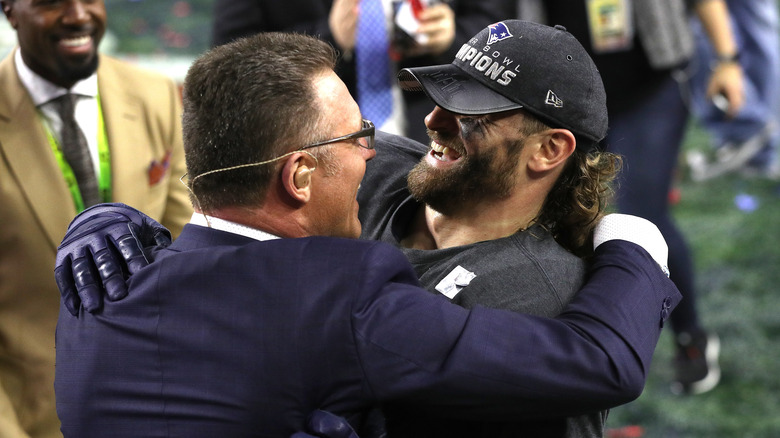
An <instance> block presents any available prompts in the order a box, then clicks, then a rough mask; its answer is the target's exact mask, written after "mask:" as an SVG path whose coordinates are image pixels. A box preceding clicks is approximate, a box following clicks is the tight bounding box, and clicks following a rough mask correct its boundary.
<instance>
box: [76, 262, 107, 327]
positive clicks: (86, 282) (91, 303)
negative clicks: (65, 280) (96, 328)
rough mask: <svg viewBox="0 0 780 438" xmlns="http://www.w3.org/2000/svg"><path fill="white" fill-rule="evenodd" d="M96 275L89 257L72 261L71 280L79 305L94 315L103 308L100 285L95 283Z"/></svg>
mask: <svg viewBox="0 0 780 438" xmlns="http://www.w3.org/2000/svg"><path fill="white" fill-rule="evenodd" d="M97 279H98V273H97V269H96V268H95V266H94V265H93V264H92V259H91V258H90V257H82V258H78V259H76V260H74V261H73V280H74V282H75V284H76V289H77V290H78V293H79V298H81V305H82V306H83V307H84V310H86V311H87V312H89V313H94V312H95V311H97V310H100V308H101V307H102V306H103V298H102V295H101V293H100V289H101V285H100V284H98V282H97Z"/></svg>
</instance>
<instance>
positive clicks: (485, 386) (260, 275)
mask: <svg viewBox="0 0 780 438" xmlns="http://www.w3.org/2000/svg"><path fill="white" fill-rule="evenodd" d="M333 63H334V56H333V52H332V51H331V50H330V49H329V48H328V46H327V45H325V44H323V43H321V42H319V41H317V40H315V39H312V38H309V37H304V36H300V35H291V34H262V35H258V36H256V37H253V38H250V39H246V40H241V41H238V42H235V43H232V44H229V45H225V46H222V47H219V48H216V49H213V50H212V51H210V52H208V53H207V54H205V55H204V56H203V57H201V58H200V59H199V60H198V61H196V62H195V64H193V66H192V67H191V69H190V72H189V73H188V77H187V80H186V83H185V95H184V99H185V101H184V103H185V105H184V119H183V120H184V123H183V125H184V139H185V150H186V154H187V170H188V187H189V188H190V189H191V191H192V200H193V204H194V206H195V207H196V210H198V212H199V213H198V214H196V215H194V216H193V220H192V223H190V224H188V225H187V226H186V227H185V229H184V231H183V232H182V234H181V236H180V237H179V238H178V239H177V240H176V242H175V243H173V244H172V245H171V246H169V247H168V248H166V249H163V250H161V251H160V252H159V253H158V254H156V260H155V262H154V263H152V264H151V265H149V266H148V267H145V268H143V269H141V270H139V271H138V272H136V273H135V274H134V275H133V276H132V277H131V279H130V282H129V294H128V296H127V297H126V298H124V299H122V300H118V301H106V302H105V303H104V304H103V306H102V308H100V309H95V308H94V306H90V308H91V309H92V310H93V312H88V311H87V310H86V307H85V306H78V305H76V304H77V303H76V302H75V298H76V297H74V296H70V297H68V296H66V297H64V298H63V300H64V302H63V306H62V307H61V312H60V320H59V323H58V328H57V370H56V373H57V374H56V380H55V390H56V392H57V408H58V414H59V415H60V418H61V420H62V424H63V432H64V433H65V435H66V436H78V437H89V436H106V435H107V434H110V435H111V436H120V437H121V436H133V437H137V436H187V437H193V436H194V437H198V436H215V435H217V434H221V435H224V436H231V437H242V436H282V435H285V434H289V433H290V432H292V431H295V430H299V429H301V427H302V425H303V422H304V420H305V418H306V415H307V414H308V413H309V412H311V411H313V410H315V409H326V410H329V411H331V412H334V413H336V414H339V415H342V416H344V417H346V418H347V419H348V420H349V421H350V423H351V424H352V425H354V426H355V427H357V428H358V429H360V426H361V425H362V424H363V419H364V416H365V415H366V413H367V412H368V409H369V408H370V407H371V406H374V405H375V404H377V403H381V402H386V401H393V402H408V403H412V404H415V405H418V406H423V407H425V409H431V410H432V411H436V410H446V411H447V412H448V413H449V414H450V415H457V416H460V417H462V418H486V419H506V418H515V419H517V418H534V417H539V416H541V417H547V416H560V415H573V414H578V413H583V412H588V411H593V410H598V409H604V408H607V407H610V406H615V405H617V404H621V403H625V402H627V401H629V400H631V399H633V398H635V397H636V396H638V395H639V393H640V392H641V390H642V388H643V386H644V380H645V376H646V373H647V371H648V369H649V364H650V360H651V357H652V354H653V351H654V348H655V344H656V342H657V340H658V336H659V334H660V327H661V325H662V324H663V321H664V320H665V319H666V317H668V313H669V312H670V311H671V309H672V308H673V307H674V306H675V305H676V303H677V302H678V300H679V295H678V293H677V291H676V289H675V288H674V286H673V285H672V284H671V282H670V281H669V280H668V278H667V277H666V276H665V275H664V274H663V272H662V271H661V269H659V267H658V263H657V262H656V260H655V259H653V257H651V256H650V254H648V253H647V252H646V251H645V250H644V249H643V248H642V247H640V246H638V245H636V244H634V243H630V242H627V241H624V240H610V241H606V242H604V243H602V244H601V245H600V246H598V248H597V249H596V253H595V261H594V263H593V265H592V267H591V269H590V272H589V282H588V283H587V285H585V286H584V288H583V289H582V291H581V292H580V293H579V294H578V296H577V297H576V298H574V300H573V301H572V302H571V303H570V304H569V305H568V306H567V307H566V308H565V309H564V311H563V313H562V314H561V315H560V316H559V317H557V318H556V319H549V318H540V317H531V316H526V315H520V314H515V313H510V312H505V311H499V310H487V309H484V308H480V307H476V308H473V309H471V310H467V309H463V308H460V307H458V306H455V305H452V304H450V303H449V302H447V300H445V299H443V298H442V297H439V296H435V295H432V294H429V293H426V292H424V290H423V289H421V288H420V287H419V286H418V283H417V279H416V275H415V272H414V271H413V270H412V269H411V267H410V266H409V264H408V262H407V261H406V259H405V257H404V256H403V255H402V254H401V253H400V252H399V251H398V250H396V249H395V248H393V247H392V246H389V245H386V244H383V243H379V242H368V241H359V240H354V239H345V238H355V237H358V236H359V235H360V232H361V225H360V222H359V221H358V219H357V208H358V205H357V202H356V194H357V190H358V187H359V185H360V182H361V179H362V177H363V173H364V172H365V165H366V161H367V160H370V159H371V158H372V157H373V156H374V150H373V146H374V131H373V126H372V125H371V124H370V122H368V121H365V120H362V118H361V115H360V111H359V109H358V107H357V105H356V104H355V102H354V100H352V98H351V97H350V96H349V93H348V91H347V89H346V87H345V86H344V84H343V83H342V82H341V81H340V80H339V79H338V78H337V77H336V76H335V74H334V73H333V70H332V68H333ZM134 215H136V213H134V212H133V211H132V209H128V208H117V207H114V206H100V207H98V208H94V209H92V210H89V211H88V212H86V214H84V215H81V216H79V218H77V219H76V220H75V221H74V222H73V223H72V224H71V226H70V228H69V232H68V234H67V235H66V238H65V240H64V241H63V244H62V250H63V252H64V253H67V252H68V251H69V250H72V249H73V248H71V245H73V244H74V242H76V243H78V244H79V245H81V243H82V242H83V241H81V240H80V238H82V237H84V236H85V235H89V234H90V232H92V231H94V230H97V229H100V228H101V227H102V228H103V229H108V228H111V227H114V230H115V231H117V233H118V234H117V236H118V240H117V243H116V244H117V245H118V248H120V249H122V250H127V251H132V248H131V247H129V246H125V245H124V242H125V240H126V239H129V240H131V241H132V240H134V239H141V240H143V239H142V237H143V236H139V235H138V234H137V233H136V231H138V229H137V228H136V226H137V225H139V224H142V222H143V220H142V219H139V216H137V215H136V216H134ZM128 219H130V220H131V221H132V220H135V222H134V223H132V224H131V225H130V226H128V224H127V221H128ZM152 228H153V227H152ZM120 229H124V230H125V231H124V234H122V233H121V232H119V231H118V230H120ZM102 243H103V244H105V241H103V242H102ZM92 245H93V246H94V247H97V246H99V245H100V242H97V241H94V242H92ZM104 249H105V248H104ZM130 255H131V256H132V254H130ZM98 262H99V261H98ZM659 262H660V263H661V264H663V263H664V261H663V260H659ZM73 263H74V267H75V265H78V264H79V263H80V261H79V260H73ZM69 264H70V261H68V263H66V264H64V265H62V264H61V265H60V267H61V268H63V267H64V268H65V271H69V269H70V266H69ZM98 264H99V265H100V263H98ZM60 273H62V271H60ZM102 274H105V273H102ZM60 280H61V278H60ZM77 280H79V281H80V282H81V281H84V279H77ZM84 304H85V305H89V303H84ZM69 308H70V309H76V310H78V315H77V317H74V316H73V315H71V313H70V312H69Z"/></svg>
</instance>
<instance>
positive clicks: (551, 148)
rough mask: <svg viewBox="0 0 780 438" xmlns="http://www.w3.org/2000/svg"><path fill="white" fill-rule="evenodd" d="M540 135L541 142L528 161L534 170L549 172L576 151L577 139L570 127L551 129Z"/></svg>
mask: <svg viewBox="0 0 780 438" xmlns="http://www.w3.org/2000/svg"><path fill="white" fill-rule="evenodd" d="M537 135H539V136H540V137H539V143H537V144H536V149H535V150H534V151H533V155H532V156H531V158H530V159H529V161H528V166H529V168H530V169H531V170H532V171H534V172H547V171H549V170H552V169H555V168H556V167H558V166H560V165H561V164H563V163H565V162H566V160H567V159H568V158H569V157H570V156H571V154H573V153H574V148H575V147H576V146H577V140H576V139H575V138H574V134H572V133H571V131H569V130H568V129H549V130H547V131H545V132H542V133H539V134H537Z"/></svg>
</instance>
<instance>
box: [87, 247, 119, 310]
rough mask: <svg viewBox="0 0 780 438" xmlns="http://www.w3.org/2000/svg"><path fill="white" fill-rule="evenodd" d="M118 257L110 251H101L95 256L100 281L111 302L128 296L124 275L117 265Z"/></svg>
mask: <svg viewBox="0 0 780 438" xmlns="http://www.w3.org/2000/svg"><path fill="white" fill-rule="evenodd" d="M118 257H119V256H118V255H116V254H115V253H114V251H111V250H110V249H103V250H100V251H98V252H96V253H95V255H94V258H95V264H96V265H97V270H98V272H99V273H100V280H101V281H102V283H103V288H104V289H105V291H106V294H107V295H108V299H109V300H110V301H118V300H121V299H122V298H124V297H125V296H127V284H126V283H125V277H124V273H123V272H122V269H121V268H120V267H119V265H117V263H116V259H117V258H118Z"/></svg>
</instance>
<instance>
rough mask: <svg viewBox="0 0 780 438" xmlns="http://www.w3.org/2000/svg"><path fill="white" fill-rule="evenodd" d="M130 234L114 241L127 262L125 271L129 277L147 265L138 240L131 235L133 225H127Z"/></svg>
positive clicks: (147, 262)
mask: <svg viewBox="0 0 780 438" xmlns="http://www.w3.org/2000/svg"><path fill="white" fill-rule="evenodd" d="M128 227H129V228H130V229H131V234H125V235H124V236H122V237H120V238H119V239H117V240H116V242H115V243H116V247H117V249H118V250H119V252H120V253H121V254H122V258H124V259H125V261H126V262H127V270H128V273H129V274H130V275H133V274H135V273H136V272H138V271H140V270H141V268H143V267H144V266H146V265H148V264H149V261H148V260H146V256H145V255H144V250H143V247H142V246H141V244H140V242H139V241H138V239H136V238H135V236H133V234H132V228H133V227H134V225H133V224H128Z"/></svg>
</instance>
